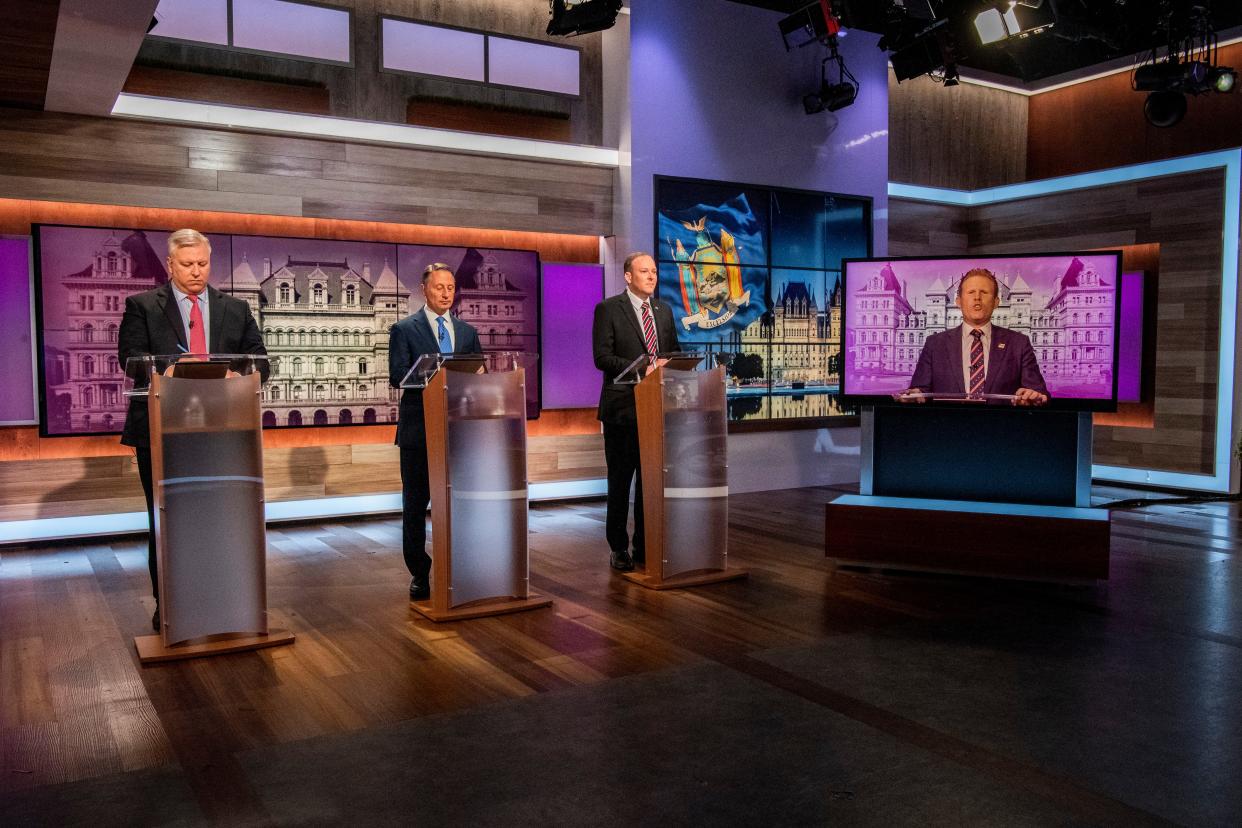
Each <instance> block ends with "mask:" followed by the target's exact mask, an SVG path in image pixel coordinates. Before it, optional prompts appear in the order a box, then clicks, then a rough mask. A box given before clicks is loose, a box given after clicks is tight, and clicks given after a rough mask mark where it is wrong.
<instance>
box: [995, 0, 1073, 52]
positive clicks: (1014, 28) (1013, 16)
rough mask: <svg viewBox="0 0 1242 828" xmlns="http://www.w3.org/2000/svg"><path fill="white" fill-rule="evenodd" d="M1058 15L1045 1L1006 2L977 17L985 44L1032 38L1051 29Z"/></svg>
mask: <svg viewBox="0 0 1242 828" xmlns="http://www.w3.org/2000/svg"><path fill="white" fill-rule="evenodd" d="M1056 22H1057V18H1056V12H1055V10H1054V9H1053V8H1052V7H1051V4H1049V5H1048V6H1045V5H1044V0H1003V2H1000V3H996V4H994V5H992V6H991V7H990V8H986V9H984V10H983V11H981V12H979V14H977V15H975V31H977V32H978V33H979V41H980V42H981V43H983V44H984V45H987V44H989V43H998V42H1000V41H1002V40H1006V39H1008V38H1011V37H1028V36H1030V35H1033V34H1037V33H1039V32H1042V31H1043V30H1044V29H1048V28H1051V27H1052V26H1053V25H1055V24H1056Z"/></svg>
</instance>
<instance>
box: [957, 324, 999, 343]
mask: <svg viewBox="0 0 1242 828" xmlns="http://www.w3.org/2000/svg"><path fill="white" fill-rule="evenodd" d="M973 330H976V328H975V326H974V325H971V324H968V323H966V322H962V338H963V339H969V338H970V332H971V331H973ZM978 330H980V331H983V338H984V339H991V338H992V323H991V321H989V322H988V323H987V324H986V325H980V326H979V328H978Z"/></svg>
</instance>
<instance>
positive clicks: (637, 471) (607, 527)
mask: <svg viewBox="0 0 1242 828" xmlns="http://www.w3.org/2000/svg"><path fill="white" fill-rule="evenodd" d="M604 462H605V463H607V464H608V514H607V517H606V518H605V519H604V533H605V535H606V536H607V538H608V548H609V549H611V550H613V551H614V552H623V551H625V550H626V549H628V548H629V546H630V536H629V532H628V531H627V529H626V523H627V521H628V518H629V511H630V484H631V483H632V482H634V481H635V480H637V481H638V485H636V486H635V487H634V562H635V563H642V562H643V561H644V560H645V552H646V538H645V536H644V535H643V473H642V469H641V468H640V467H639V459H638V423H636V422H628V423H608V422H605V423H604Z"/></svg>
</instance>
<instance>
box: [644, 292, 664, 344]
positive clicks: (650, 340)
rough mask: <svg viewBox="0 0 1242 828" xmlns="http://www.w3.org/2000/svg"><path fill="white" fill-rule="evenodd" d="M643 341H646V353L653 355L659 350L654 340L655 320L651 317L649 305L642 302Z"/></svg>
mask: <svg viewBox="0 0 1242 828" xmlns="http://www.w3.org/2000/svg"><path fill="white" fill-rule="evenodd" d="M643 341H644V342H646V343H647V353H649V354H651V355H652V356H655V355H656V354H658V353H659V352H660V346H659V344H658V342H657V340H656V330H655V320H653V319H652V318H651V305H650V303H648V302H643Z"/></svg>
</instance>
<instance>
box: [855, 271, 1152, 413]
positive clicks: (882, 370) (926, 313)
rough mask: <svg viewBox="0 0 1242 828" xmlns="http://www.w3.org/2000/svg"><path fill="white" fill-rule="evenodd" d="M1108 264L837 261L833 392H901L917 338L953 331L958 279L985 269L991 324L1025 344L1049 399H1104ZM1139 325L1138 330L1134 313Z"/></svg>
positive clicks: (1109, 352) (1110, 354)
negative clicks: (994, 293)
mask: <svg viewBox="0 0 1242 828" xmlns="http://www.w3.org/2000/svg"><path fill="white" fill-rule="evenodd" d="M1118 264H1119V256H1117V255H1116V254H1087V253H1083V254H1051V255H1039V256H1014V257H992V258H961V259H905V260H901V259H877V260H867V261H851V262H847V263H846V266H845V274H844V278H845V328H844V336H845V342H844V351H845V365H844V368H845V370H844V372H843V373H844V389H843V390H844V392H845V393H846V394H850V395H860V396H876V395H889V394H893V393H896V392H899V391H902V390H904V389H905V388H907V387H909V383H910V377H911V375H912V374H913V373H914V369H915V366H916V364H917V363H918V359H919V354H920V352H921V351H922V347H923V343H924V341H925V340H926V338H927V337H928V336H930V335H931V334H934V333H937V332H939V331H946V330H950V329H953V328H957V327H958V326H959V325H961V322H962V313H961V310H960V309H959V308H958V307H957V304H956V302H955V299H956V296H957V287H958V283H959V282H960V281H961V278H962V276H963V275H964V274H965V273H966V272H967V271H969V270H971V269H973V268H987V269H988V270H990V271H991V272H992V273H993V274H995V276H996V278H997V280H998V281H999V283H1000V294H1001V295H1000V306H999V307H998V308H997V309H996V312H995V313H994V314H993V316H992V322H993V324H995V325H999V326H1001V327H1004V328H1009V329H1010V330H1014V331H1017V332H1019V333H1022V334H1024V335H1026V336H1027V337H1029V338H1030V340H1031V346H1032V348H1033V349H1034V351H1035V358H1036V360H1037V361H1038V363H1039V366H1040V371H1041V372H1042V373H1043V376H1044V380H1045V382H1047V384H1048V390H1049V392H1050V393H1051V395H1052V397H1053V399H1060V400H1064V399H1070V400H1075V399H1076V400H1103V401H1108V400H1111V399H1113V392H1114V376H1113V372H1114V348H1115V346H1116V343H1117V335H1116V334H1117V331H1116V325H1117V286H1118V279H1119V275H1120V274H1119V273H1118ZM1140 299H1141V293H1140ZM1139 318H1140V322H1139V329H1140V332H1141V328H1142V322H1141V309H1140V317H1139ZM1140 352H1141V346H1140Z"/></svg>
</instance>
